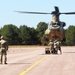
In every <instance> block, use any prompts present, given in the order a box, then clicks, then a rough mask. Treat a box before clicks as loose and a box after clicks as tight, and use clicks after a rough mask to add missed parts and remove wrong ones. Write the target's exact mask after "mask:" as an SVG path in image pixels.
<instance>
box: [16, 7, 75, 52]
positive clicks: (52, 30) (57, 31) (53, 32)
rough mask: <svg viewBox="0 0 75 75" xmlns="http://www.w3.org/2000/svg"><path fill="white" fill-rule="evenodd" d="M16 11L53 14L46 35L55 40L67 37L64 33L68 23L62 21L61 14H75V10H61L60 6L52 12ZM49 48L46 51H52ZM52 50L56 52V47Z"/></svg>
mask: <svg viewBox="0 0 75 75" xmlns="http://www.w3.org/2000/svg"><path fill="white" fill-rule="evenodd" d="M15 12H19V13H26V14H46V15H47V14H51V15H52V21H51V22H50V23H48V28H47V29H46V31H45V34H46V36H47V37H48V38H49V39H50V40H53V42H54V41H55V40H57V39H60V40H63V41H65V39H66V37H65V33H64V26H65V25H66V23H65V22H62V21H60V19H59V16H60V15H61V14H65V15H71V14H75V12H62V13H61V12H59V8H58V7H57V6H55V11H52V12H51V13H45V12H28V11H15ZM48 49H49V48H47V50H46V51H45V52H48V53H49V52H50V51H49V50H48ZM52 52H53V53H55V52H56V51H55V49H54V48H53V49H52Z"/></svg>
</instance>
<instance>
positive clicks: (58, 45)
mask: <svg viewBox="0 0 75 75" xmlns="http://www.w3.org/2000/svg"><path fill="white" fill-rule="evenodd" d="M56 44H57V49H58V50H59V51H60V54H62V51H61V42H60V41H58V40H57V42H56Z"/></svg>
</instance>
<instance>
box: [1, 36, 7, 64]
mask: <svg viewBox="0 0 75 75" xmlns="http://www.w3.org/2000/svg"><path fill="white" fill-rule="evenodd" d="M0 44H1V64H2V62H3V56H4V64H7V50H8V44H7V42H6V40H5V39H4V37H3V36H1V40H0Z"/></svg>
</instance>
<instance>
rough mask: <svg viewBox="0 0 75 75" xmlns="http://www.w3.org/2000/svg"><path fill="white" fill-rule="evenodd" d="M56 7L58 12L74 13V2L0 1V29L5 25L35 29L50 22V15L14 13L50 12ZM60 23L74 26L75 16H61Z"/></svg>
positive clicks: (46, 0) (52, 0)
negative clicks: (39, 24)
mask: <svg viewBox="0 0 75 75" xmlns="http://www.w3.org/2000/svg"><path fill="white" fill-rule="evenodd" d="M54 6H58V7H59V9H60V12H73V11H74V12H75V0H0V27H3V26H4V25H5V24H14V25H16V26H17V27H19V26H20V25H27V26H28V27H34V28H36V27H37V24H38V23H39V22H46V23H48V22H50V21H51V19H52V16H51V15H32V14H22V13H17V12H14V11H36V12H52V11H54ZM60 20H61V21H65V22H66V27H65V28H67V27H68V26H69V25H75V15H61V16H60Z"/></svg>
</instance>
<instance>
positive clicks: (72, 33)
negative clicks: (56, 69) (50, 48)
mask: <svg viewBox="0 0 75 75" xmlns="http://www.w3.org/2000/svg"><path fill="white" fill-rule="evenodd" d="M66 43H67V45H71V46H73V45H75V26H73V25H71V26H69V27H68V29H67V31H66Z"/></svg>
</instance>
